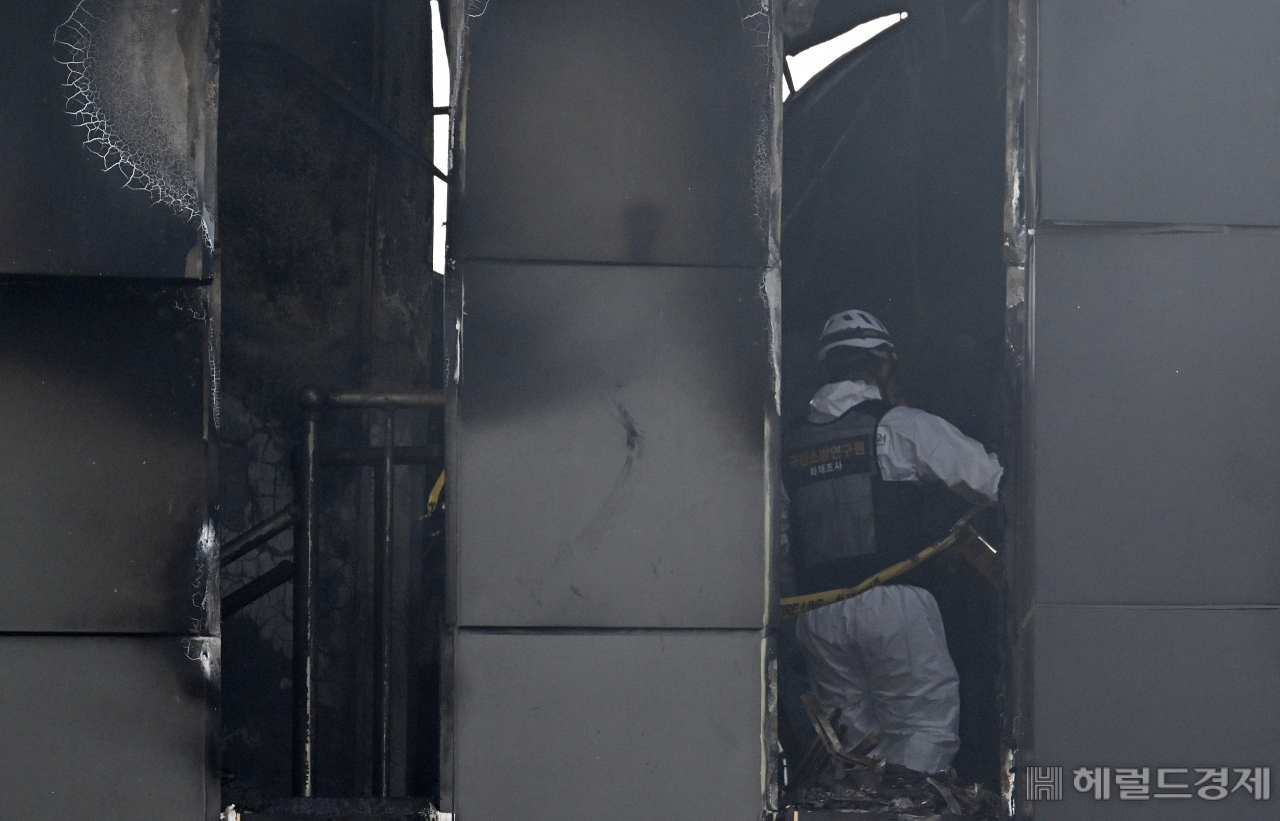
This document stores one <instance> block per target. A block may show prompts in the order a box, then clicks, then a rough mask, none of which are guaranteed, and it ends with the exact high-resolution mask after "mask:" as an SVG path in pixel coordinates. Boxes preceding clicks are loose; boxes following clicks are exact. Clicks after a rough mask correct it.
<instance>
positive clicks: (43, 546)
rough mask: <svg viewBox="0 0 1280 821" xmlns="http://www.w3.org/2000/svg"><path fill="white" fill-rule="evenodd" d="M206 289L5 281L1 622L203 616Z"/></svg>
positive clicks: (184, 620)
mask: <svg viewBox="0 0 1280 821" xmlns="http://www.w3.org/2000/svg"><path fill="white" fill-rule="evenodd" d="M203 299H204V295H203V294H202V293H201V292H199V290H198V289H194V288H193V289H182V288H150V287H145V288H144V287H141V286H138V287H135V286H130V285H124V284H122V283H119V282H104V281H101V280H99V281H85V280H78V279H75V280H69V279H58V280H52V279H44V280H28V281H25V282H21V281H20V282H7V283H0V523H3V524H0V630H2V631H23V632H57V631H72V632H97V633H105V632H139V633H190V632H193V631H196V630H198V629H200V628H199V625H198V619H199V618H200V617H201V616H202V615H204V614H203V613H202V610H201V608H200V604H201V597H202V594H203V589H202V584H203V582H204V580H205V577H204V576H203V575H202V570H203V568H202V566H201V564H202V560H208V557H207V556H202V554H201V552H200V550H199V543H200V537H201V531H202V526H203V525H204V523H205V521H206V519H207V498H206V497H207V492H208V481H207V471H208V460H207V457H206V444H205V439H204V424H205V420H204V376H203V371H204V363H203V350H204V349H205V348H206V347H207V345H208V336H207V333H208V332H207V329H206V324H205V321H204V319H203V311H204V310H205V306H204V304H203Z"/></svg>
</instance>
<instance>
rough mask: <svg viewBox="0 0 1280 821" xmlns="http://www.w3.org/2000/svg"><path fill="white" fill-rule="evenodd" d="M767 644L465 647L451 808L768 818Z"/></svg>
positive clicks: (467, 640)
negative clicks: (765, 784)
mask: <svg viewBox="0 0 1280 821" xmlns="http://www.w3.org/2000/svg"><path fill="white" fill-rule="evenodd" d="M764 651H765V645H764V636H763V634H762V633H761V632H760V631H752V630H734V631H707V632H703V631H692V630H690V631H679V632H640V633H579V634H570V633H556V634H553V635H546V634H542V635H539V634H531V633H518V634H499V633H492V632H480V633H475V632H471V631H467V630H461V631H459V632H458V634H457V636H456V639H455V642H454V665H455V668H454V669H455V684H454V718H455V727H456V730H455V735H454V737H453V739H452V740H451V741H452V751H453V760H452V761H451V762H447V763H446V766H451V770H452V773H453V778H454V782H453V786H452V795H451V796H450V795H447V794H446V796H445V801H446V806H448V805H449V803H450V800H451V803H452V811H453V812H455V813H457V814H458V816H459V817H461V818H469V819H472V821H508V819H512V818H522V819H528V820H529V821H544V819H545V821H594V819H600V818H609V819H614V821H633V820H634V821H641V819H650V818H653V817H654V816H655V815H660V816H661V817H663V818H670V819H679V821H702V819H712V818H714V819H740V821H750V820H751V819H758V818H761V817H762V810H763V809H764V790H763V778H762V774H763V773H764V772H765V770H766V762H765V760H764V756H765V751H766V749H767V745H766V743H765V740H764V735H763V734H764V731H765V726H766V718H765V716H764V715H763V712H762V710H763V708H764V705H765V702H766V697H765V696H766V694H765V693H764V692H763V691H762V687H763V685H764V681H765V676H764V672H763V671H764V667H763V664H764Z"/></svg>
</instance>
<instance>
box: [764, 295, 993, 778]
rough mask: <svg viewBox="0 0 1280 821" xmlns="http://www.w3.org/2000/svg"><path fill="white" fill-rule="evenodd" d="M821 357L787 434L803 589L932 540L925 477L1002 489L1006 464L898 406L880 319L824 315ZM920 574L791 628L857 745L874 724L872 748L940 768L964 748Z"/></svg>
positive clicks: (949, 673)
mask: <svg viewBox="0 0 1280 821" xmlns="http://www.w3.org/2000/svg"><path fill="white" fill-rule="evenodd" d="M818 361H819V363H820V365H821V366H822V368H823V369H824V373H825V375H826V379H827V384H826V385H824V386H823V387H822V388H821V389H819V390H818V392H817V393H816V394H815V395H814V397H813V399H812V400H810V402H809V415H808V418H807V419H806V421H805V422H804V423H802V424H801V425H799V426H798V427H797V428H795V429H794V430H791V431H789V432H788V433H787V435H786V436H785V438H784V442H783V450H784V460H783V471H784V473H783V475H784V483H785V485H786V489H787V494H788V496H789V498H790V511H789V520H790V534H789V538H790V543H791V552H792V555H793V557H794V559H795V561H796V577H797V583H798V587H799V591H798V592H799V593H801V594H806V593H816V592H820V591H823V590H832V589H835V588H841V587H853V586H854V585H856V584H858V583H859V582H861V581H862V580H863V579H865V578H867V577H868V576H871V575H872V574H874V573H876V572H878V571H880V570H883V569H884V568H886V567H888V566H889V565H891V564H894V563H896V562H899V561H902V560H903V559H906V558H909V557H910V556H912V555H914V554H915V553H916V552H918V551H919V550H921V549H923V548H924V547H925V546H926V543H927V541H928V537H927V534H926V533H925V530H924V528H923V525H922V523H921V503H922V496H921V495H920V485H921V483H923V482H942V483H944V484H946V485H947V486H948V487H950V488H951V489H952V490H954V491H956V492H957V493H959V494H960V495H962V496H964V497H965V498H967V499H969V500H970V501H975V502H977V501H994V500H995V498H996V489H997V487H998V485H999V483H1000V476H1001V474H1002V472H1003V471H1002V468H1001V467H1000V464H999V462H998V461H996V458H995V457H994V456H991V455H990V454H988V453H987V452H986V450H985V449H984V448H983V447H982V445H981V444H979V443H978V442H976V441H974V440H973V439H970V438H969V437H967V436H965V435H964V434H962V433H961V432H960V431H959V430H957V429H956V428H955V427H954V426H953V425H951V424H950V423H948V422H946V421H945V420H943V419H941V418H939V417H937V416H934V415H933V414H929V413H925V412H923V411H920V410H916V409H913V408H907V407H900V406H897V405H896V404H895V401H896V397H895V396H894V387H893V367H894V363H895V361H896V357H895V354H894V350H893V342H892V340H891V339H890V338H889V334H888V332H887V331H886V330H885V327H884V326H883V325H881V324H880V322H879V321H878V320H876V318H875V317H873V316H871V315H870V314H868V313H866V312H865V311H857V310H851V311H842V312H841V313H838V314H836V315H834V316H832V317H831V318H830V319H828V320H827V323H826V325H825V327H824V328H823V331H822V335H821V337H820V339H819V352H818ZM911 582H912V575H911V574H907V575H905V576H902V577H899V578H898V579H896V580H895V583H894V584H888V585H883V586H881V587H876V588H872V589H871V590H868V591H867V592H865V593H862V594H861V595H858V596H855V597H854V598H852V599H847V600H845V601H842V602H837V603H835V604H830V605H827V606H825V607H822V608H819V609H817V610H812V611H810V612H808V613H805V614H804V615H802V616H801V617H800V618H799V621H798V623H797V625H796V635H797V638H798V640H799V643H800V648H801V650H802V652H803V653H804V656H805V660H806V662H807V663H808V667H809V674H810V677H811V679H812V681H813V686H814V689H815V690H816V692H817V695H818V698H819V700H820V701H821V703H822V706H823V707H824V708H825V709H826V710H828V711H829V710H831V709H833V708H836V707H839V708H840V709H841V718H840V722H841V724H843V725H844V726H845V727H846V728H847V730H848V732H847V733H846V735H845V739H846V742H847V743H848V744H849V746H850V747H852V746H853V745H854V744H856V743H857V742H859V741H861V740H862V739H863V738H865V737H866V736H867V734H868V733H870V732H872V731H875V730H879V731H880V732H882V733H884V740H883V741H882V742H881V743H880V746H879V747H877V748H876V750H874V751H873V753H872V754H873V755H875V756H877V757H880V758H884V759H885V760H886V761H889V762H891V763H894V764H901V765H903V766H905V767H910V768H911V769H913V770H918V771H920V772H925V773H935V772H939V771H941V770H943V769H945V768H946V767H947V766H948V765H949V764H950V763H951V760H952V758H953V757H954V756H955V754H956V751H957V750H958V749H959V747H960V739H959V735H958V729H959V724H960V697H959V680H958V677H957V675H956V668H955V665H954V663H953V662H952V660H951V655H950V654H949V653H948V652H947V641H946V635H945V633H944V631H943V627H942V617H941V615H940V614H939V612H938V605H937V602H936V601H934V598H933V595H932V594H930V593H929V592H928V591H927V590H924V589H922V588H921V587H918V586H916V585H915V584H912V583H911Z"/></svg>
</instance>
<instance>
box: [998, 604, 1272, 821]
mask: <svg viewBox="0 0 1280 821" xmlns="http://www.w3.org/2000/svg"><path fill="white" fill-rule="evenodd" d="M1035 622H1036V638H1035V662H1034V664H1035V718H1034V720H1035V726H1036V736H1035V738H1036V742H1035V762H1034V763H1035V764H1036V765H1038V766H1045V767H1047V766H1061V767H1063V768H1064V776H1065V780H1064V784H1063V787H1064V790H1063V800H1062V801H1060V802H1059V801H1036V802H1034V807H1035V817H1036V818H1037V819H1040V821H1107V819H1119V818H1124V819H1130V818H1151V819H1157V818H1158V819H1160V821H1200V820H1201V819H1205V818H1214V819H1224V820H1225V819H1230V820H1231V821H1246V819H1259V820H1260V819H1271V818H1274V817H1275V800H1276V799H1275V798H1272V799H1271V800H1255V799H1254V798H1253V797H1252V796H1251V795H1249V794H1248V793H1246V792H1245V791H1244V790H1241V791H1239V792H1236V793H1234V794H1231V795H1228V796H1227V797H1226V798H1224V799H1222V800H1220V801H1210V800H1206V799H1203V798H1200V797H1195V798H1192V799H1181V800H1178V799H1163V800H1161V799H1155V798H1152V799H1150V800H1148V801H1145V802H1141V803H1139V802H1136V801H1132V800H1127V801H1122V800H1120V798H1119V793H1118V791H1117V790H1116V787H1115V784H1114V782H1113V784H1112V791H1111V798H1110V799H1109V800H1096V799H1095V798H1094V797H1093V795H1092V793H1089V794H1087V795H1086V794H1083V793H1078V792H1076V790H1075V789H1074V787H1073V786H1072V784H1071V780H1072V775H1071V771H1072V769H1074V768H1077V767H1111V768H1112V769H1113V770H1114V768H1116V767H1150V768H1151V776H1150V777H1151V783H1152V786H1153V789H1152V793H1155V792H1161V791H1160V790H1156V789H1154V786H1155V779H1156V776H1157V773H1156V769H1157V768H1161V767H1166V768H1186V769H1190V770H1193V771H1194V768H1196V767H1201V768H1216V767H1230V768H1253V767H1260V766H1264V767H1265V766H1269V767H1271V768H1272V771H1273V772H1272V777H1273V778H1274V777H1275V775H1276V772H1275V770H1276V763H1277V760H1280V740H1278V739H1280V705H1278V704H1277V701H1276V698H1275V688H1274V683H1275V681H1276V680H1277V678H1278V677H1280V644H1278V643H1277V642H1276V636H1277V635H1278V634H1280V611H1277V610H1133V609H1128V610H1122V609H1114V608H1105V609H1103V608H1088V609H1056V608H1041V609H1040V610H1039V611H1037V613H1036V616H1035ZM1187 775H1191V776H1193V778H1192V780H1193V781H1194V780H1198V779H1199V778H1200V777H1201V774H1196V773H1194V772H1192V773H1189V774H1187ZM1171 778H1172V779H1176V778H1184V779H1185V778H1186V775H1172V774H1171ZM1238 778H1239V775H1238V774H1236V773H1234V772H1232V773H1231V784H1230V785H1229V788H1230V787H1234V786H1235V784H1236V781H1237V779H1238ZM1170 783H1172V781H1170ZM1274 791H1275V786H1274V785H1273V787H1272V792H1273V793H1274ZM1163 792H1171V791H1167V790H1166V791H1163ZM1021 797H1022V796H1021V795H1020V796H1019V798H1020V799H1021Z"/></svg>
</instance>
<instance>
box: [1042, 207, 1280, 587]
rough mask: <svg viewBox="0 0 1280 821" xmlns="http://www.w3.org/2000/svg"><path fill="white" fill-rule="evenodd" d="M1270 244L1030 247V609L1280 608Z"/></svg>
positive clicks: (1277, 396)
mask: <svg viewBox="0 0 1280 821" xmlns="http://www.w3.org/2000/svg"><path fill="white" fill-rule="evenodd" d="M1278 264H1280V237H1277V236H1275V235H1271V234H1226V235H1220V234H1196V235H1188V234H1182V235H1140V234H1117V233H1112V234H1107V235H1101V234H1096V233H1074V234H1072V235H1071V236H1062V235H1046V234H1044V233H1043V232H1042V233H1041V235H1040V236H1038V237H1037V242H1036V278H1035V309H1036V319H1035V334H1036V342H1035V346H1036V347H1035V418H1034V429H1035V442H1036V453H1035V459H1036V500H1035V528H1036V574H1037V587H1036V592H1037V598H1038V599H1039V600H1040V601H1049V602H1094V603H1110V602H1121V603H1157V604H1165V603H1193V604H1194V603H1204V604H1222V603H1237V602H1238V603H1260V602H1265V603H1276V602H1280V553H1277V551H1276V550H1275V534H1276V533H1277V532H1280V504H1277V501H1278V500H1280V414H1278V413H1277V401H1278V400H1280V323H1278V322H1277V320H1276V317H1278V316H1280V277H1277V275H1276V274H1277V266H1278Z"/></svg>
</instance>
